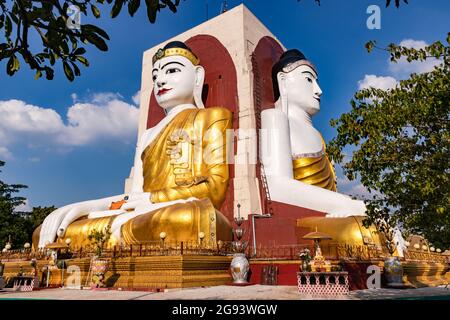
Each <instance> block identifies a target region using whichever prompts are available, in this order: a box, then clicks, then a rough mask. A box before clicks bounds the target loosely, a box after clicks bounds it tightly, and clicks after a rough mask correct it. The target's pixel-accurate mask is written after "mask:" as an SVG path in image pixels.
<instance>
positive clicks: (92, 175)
mask: <svg viewBox="0 0 450 320" xmlns="http://www.w3.org/2000/svg"><path fill="white" fill-rule="evenodd" d="M207 2H208V8H209V17H210V18H211V17H212V16H215V15H217V14H219V11H220V6H221V2H222V1H221V0H208V1H207ZM242 2H243V1H238V0H230V1H228V6H229V8H232V7H234V6H236V5H238V4H240V3H242ZM321 2H322V5H321V6H320V7H319V6H317V5H316V4H315V1H314V0H302V1H300V2H297V1H296V0H278V1H262V0H246V1H244V3H245V5H246V6H247V7H248V8H249V9H250V10H251V11H252V12H253V13H254V14H255V15H256V16H257V17H258V18H259V19H260V20H261V21H262V23H264V24H265V25H266V26H267V27H268V29H269V30H271V31H272V33H273V34H275V35H276V36H277V37H278V39H279V40H280V41H281V42H282V43H283V44H284V45H285V46H286V47H287V48H298V49H300V50H302V51H303V52H304V53H305V54H306V56H307V57H308V58H309V59H311V60H312V61H313V62H314V64H315V65H316V66H317V67H318V70H319V73H320V74H319V81H320V85H321V87H322V90H323V92H324V94H323V99H322V104H321V112H320V113H319V114H318V115H317V116H316V117H315V118H314V123H315V126H316V127H317V128H318V129H319V130H320V131H321V132H322V134H323V135H324V138H325V140H326V141H328V140H330V139H331V138H332V137H333V135H334V131H333V129H332V128H330V126H329V120H330V119H332V118H336V117H338V116H339V115H340V114H341V113H343V112H345V111H348V110H349V109H350V106H349V101H350V99H351V97H352V96H353V94H354V92H355V91H356V90H357V89H358V88H359V87H363V86H368V85H376V86H379V87H389V86H392V85H393V84H395V81H397V80H398V79H401V78H403V77H405V76H406V75H407V74H408V73H409V72H411V71H426V70H428V69H429V68H430V67H432V64H433V62H430V63H427V64H420V65H418V64H416V65H412V66H411V65H408V64H406V63H400V64H399V65H396V66H394V65H392V64H390V63H389V62H388V56H387V55H386V54H385V53H383V52H374V53H372V54H367V52H366V50H365V48H364V44H365V43H366V42H367V41H369V40H377V41H378V43H379V44H380V45H385V44H388V43H390V42H394V43H400V42H402V41H403V43H404V44H409V45H412V46H421V45H424V44H425V43H431V42H433V41H435V40H445V36H446V34H447V32H448V31H450V30H449V26H450V23H449V21H450V1H448V0H433V1H427V0H411V1H410V5H402V6H401V8H400V9H396V8H395V7H390V8H387V9H386V8H384V2H385V1H384V0H368V1H365V0H348V1H336V0H322V1H321ZM205 3H206V1H205V0H186V1H182V2H181V5H180V7H179V11H178V13H176V14H173V13H171V12H170V11H168V10H165V11H163V12H161V13H160V14H159V16H158V19H157V22H156V24H153V25H152V24H150V23H148V21H147V18H146V14H145V10H143V9H144V8H143V7H142V8H141V9H140V10H139V12H138V13H137V14H136V15H135V17H134V18H130V17H129V16H128V13H127V10H126V9H124V10H123V12H122V13H121V14H120V16H119V17H118V18H116V19H110V18H109V14H108V12H107V11H106V10H104V11H102V16H103V17H102V18H101V19H100V20H97V21H95V23H97V24H98V25H100V26H101V27H102V28H104V29H105V30H106V31H107V32H108V34H109V35H110V38H111V41H109V43H108V45H109V48H110V49H109V51H108V52H106V53H103V52H99V51H98V50H96V49H95V48H94V47H90V48H88V54H87V57H88V59H89V61H90V64H91V65H90V67H89V68H82V70H81V71H82V76H81V77H79V78H77V79H76V80H75V81H74V82H73V83H70V82H69V81H67V80H66V79H65V77H64V75H63V74H62V72H59V73H57V74H56V76H55V79H54V80H53V81H47V80H45V79H40V80H37V81H36V80H34V78H33V75H34V73H32V72H30V71H29V70H28V68H27V67H26V66H24V65H22V68H21V70H20V72H19V73H18V74H16V75H15V76H14V77H9V76H7V75H6V73H5V71H4V70H5V67H6V62H4V61H3V62H1V63H0V70H2V71H1V72H0V159H2V160H5V161H6V167H3V172H2V173H0V179H2V180H3V181H6V182H9V183H23V184H26V185H28V186H29V189H27V190H26V191H24V192H23V195H24V196H26V197H27V198H28V199H29V205H30V206H38V205H44V206H45V205H53V204H54V205H56V206H61V205H64V204H67V203H71V202H75V201H81V200H87V199H93V198H98V197H103V196H107V195H113V194H119V193H122V191H123V184H124V180H125V178H126V177H127V176H128V175H129V170H130V167H131V165H132V159H133V155H134V146H135V143H136V134H137V125H136V126H134V122H133V121H136V120H137V109H136V104H135V102H134V101H133V96H134V95H135V94H136V92H137V91H138V90H139V88H140V81H141V62H142V53H143V51H145V50H146V49H148V48H151V47H153V46H154V45H156V44H158V43H160V42H162V41H164V40H166V39H168V38H171V37H173V36H176V35H177V34H180V33H182V32H184V31H186V30H188V29H190V28H192V27H194V26H196V25H198V24H200V23H202V22H204V21H205V20H206V6H205ZM371 4H378V5H380V7H381V30H369V29H368V28H367V27H366V20H367V18H368V16H369V15H368V14H367V13H366V9H367V7H368V6H369V5H371ZM82 18H84V20H83V21H82V23H91V21H89V20H88V19H86V18H85V17H82ZM2 106H3V109H2ZM7 108H14V110H16V111H17V110H19V111H20V112H19V113H20V115H21V116H20V117H18V118H17V117H14V116H13V115H11V113H9V118H8V120H7V121H6V124H5V119H7V118H6V113H5V112H6V111H5V110H10V109H7ZM2 110H3V113H2ZM21 110H22V111H23V112H22V111H21ZM89 115H91V116H89ZM93 115H95V116H96V117H93ZM102 117H103V118H104V119H108V120H109V121H110V122H111V121H112V123H115V127H114V130H112V128H111V127H109V128H105V127H102V126H101V125H99V124H98V123H100V121H99V122H98V123H96V119H102ZM121 119H125V120H126V121H124V122H125V123H123V122H121V121H120V120H121ZM14 121H17V122H14ZM27 121H28V122H30V123H31V127H32V128H34V129H33V130H31V129H27V128H29V127H27V128H22V127H21V126H26V124H27ZM2 132H3V136H2ZM341 182H342V183H341V185H340V186H339V185H338V187H340V190H342V191H343V192H347V193H355V191H361V190H362V189H361V187H360V186H359V185H358V184H357V183H348V182H346V181H344V180H343V179H341Z"/></svg>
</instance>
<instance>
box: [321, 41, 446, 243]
mask: <svg viewBox="0 0 450 320" xmlns="http://www.w3.org/2000/svg"><path fill="white" fill-rule="evenodd" d="M366 48H367V49H368V50H369V51H370V50H372V48H376V46H375V42H373V41H372V42H370V43H369V44H367V45H366ZM382 50H386V51H387V52H388V53H389V54H390V55H391V58H392V59H393V60H394V61H398V60H399V59H402V58H406V59H408V60H409V61H417V60H418V61H421V60H426V59H429V58H430V57H439V58H441V59H443V63H442V64H441V65H439V66H436V67H435V69H434V70H432V71H431V72H428V73H421V74H412V75H411V76H410V78H408V79H406V80H403V81H400V82H399V84H398V85H397V87H395V88H393V89H391V90H388V91H384V90H380V89H375V88H369V89H364V90H361V91H358V92H356V93H355V95H354V97H353V99H352V101H351V107H352V109H351V111H349V112H347V113H344V114H342V115H341V116H340V117H339V118H338V119H333V120H332V121H331V122H330V123H331V125H332V126H333V127H335V128H337V135H336V137H335V138H333V139H332V141H331V142H330V143H329V145H328V148H327V150H328V152H329V154H330V157H331V158H332V159H333V160H334V161H336V162H338V163H341V165H342V166H343V170H344V174H345V175H346V176H348V177H349V178H350V179H354V178H357V177H359V179H360V180H361V183H362V184H363V185H364V186H365V187H366V188H368V189H370V190H373V191H374V192H375V194H376V195H377V196H376V197H375V196H372V197H369V198H367V199H366V205H367V208H368V215H369V220H370V221H371V222H372V223H376V222H377V220H379V221H385V224H384V225H383V227H380V228H381V229H383V230H384V231H385V232H388V231H389V228H388V227H386V226H389V227H392V226H395V225H396V224H397V223H400V224H401V225H402V227H403V228H404V230H406V231H409V232H412V233H418V234H421V235H424V236H425V237H426V238H427V239H428V240H429V241H431V242H432V243H433V244H435V245H437V246H440V247H442V248H445V247H448V246H449V245H450V176H449V175H448V172H449V171H450V168H449V164H450V163H449V161H448V159H449V155H450V134H449V132H450V130H449V129H450V122H449V121H448V119H449V117H450V114H449V111H450V108H449V106H450V94H449V92H450V64H449V61H448V59H446V58H445V57H446V56H448V54H449V50H450V48H449V46H444V45H443V44H442V43H440V42H438V41H437V42H435V43H433V44H431V45H430V46H427V47H425V48H423V49H412V48H405V47H401V46H397V45H395V44H391V45H389V46H388V47H387V48H385V49H382ZM348 148H351V149H353V153H352V157H351V159H350V160H349V161H347V162H343V160H344V159H345V158H344V157H343V152H344V150H347V149H348ZM372 194H373V193H372Z"/></svg>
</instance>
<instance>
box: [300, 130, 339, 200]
mask: <svg viewBox="0 0 450 320" xmlns="http://www.w3.org/2000/svg"><path fill="white" fill-rule="evenodd" d="M292 165H293V169H294V179H295V180H298V181H301V182H304V183H307V184H310V185H313V186H317V187H321V188H324V189H328V190H330V191H336V173H335V172H334V167H333V164H332V163H331V162H330V160H329V159H328V157H327V153H326V146H325V142H324V141H323V139H322V151H320V152H318V153H316V154H300V155H295V156H294V157H293V160H292Z"/></svg>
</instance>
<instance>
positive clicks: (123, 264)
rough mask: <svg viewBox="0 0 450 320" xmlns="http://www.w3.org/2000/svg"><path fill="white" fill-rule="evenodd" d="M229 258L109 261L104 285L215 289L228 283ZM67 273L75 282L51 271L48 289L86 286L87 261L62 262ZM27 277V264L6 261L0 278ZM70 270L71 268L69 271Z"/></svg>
mask: <svg viewBox="0 0 450 320" xmlns="http://www.w3.org/2000/svg"><path fill="white" fill-rule="evenodd" d="M231 259H232V257H226V256H197V255H196V256H188V255H183V256H149V257H127V258H116V259H111V260H110V263H109V270H108V271H107V273H106V275H105V276H106V277H105V283H106V286H107V287H110V288H122V289H133V290H139V289H166V288H167V289H170V288H187V287H202V286H218V285H224V284H227V283H230V282H231V280H232V279H231V276H230V273H229V267H230V263H231ZM66 261H67V266H68V268H69V271H70V270H72V269H74V270H77V268H73V266H77V267H78V268H79V270H80V272H79V273H78V274H79V277H80V281H79V282H78V281H77V279H76V277H78V276H77V272H73V273H70V274H69V273H68V270H67V269H66V270H64V272H63V271H62V270H61V269H53V270H51V271H50V273H49V275H50V276H49V279H48V284H49V286H52V287H54V286H67V287H71V286H73V285H75V284H76V283H79V284H80V285H81V287H83V286H85V285H89V284H90V279H88V276H89V266H90V259H89V258H84V259H72V260H66ZM46 264H47V261H45V260H39V261H38V271H39V275H38V277H39V280H40V284H41V286H46V284H47V280H46V278H45V276H46V273H47V272H46V271H45V266H46ZM21 267H22V272H23V273H24V274H31V272H32V268H31V266H30V264H29V261H20V262H6V263H5V272H4V278H5V280H6V281H8V279H10V278H12V277H14V276H17V273H18V272H19V271H20V270H21ZM71 267H72V268H71Z"/></svg>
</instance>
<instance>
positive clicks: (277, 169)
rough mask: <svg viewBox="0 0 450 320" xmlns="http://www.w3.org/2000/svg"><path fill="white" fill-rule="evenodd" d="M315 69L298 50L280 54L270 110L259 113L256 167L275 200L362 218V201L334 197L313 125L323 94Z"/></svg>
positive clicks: (330, 214)
mask: <svg viewBox="0 0 450 320" xmlns="http://www.w3.org/2000/svg"><path fill="white" fill-rule="evenodd" d="M317 77H318V73H317V70H316V68H315V67H314V65H313V64H312V63H311V62H310V61H308V60H307V59H306V58H305V56H304V55H303V54H302V53H301V52H300V51H299V50H296V49H294V50H288V51H286V52H285V53H283V54H282V55H281V57H280V59H279V61H278V62H276V63H275V64H274V66H273V68H272V82H273V88H274V96H275V101H276V103H275V108H272V109H266V110H264V111H263V112H262V113H261V120H262V122H261V128H262V130H261V140H260V141H261V149H260V150H261V162H262V164H263V165H264V170H265V174H266V178H267V185H268V188H269V192H270V197H271V199H272V200H274V201H278V202H281V203H287V204H289V205H293V206H298V207H302V208H308V209H312V210H316V211H319V212H323V213H326V214H327V217H347V216H355V215H364V214H365V211H366V209H365V205H364V202H362V201H357V200H353V199H351V198H350V197H349V196H347V195H344V194H340V193H337V192H336V174H335V171H334V168H333V165H332V163H331V162H330V161H329V159H328V157H327V154H326V148H325V143H324V140H323V138H322V135H321V134H320V133H319V131H317V130H316V129H315V128H314V126H313V123H312V117H313V116H314V115H315V114H316V113H317V112H318V111H319V110H320V97H321V95H322V91H321V89H320V87H319V85H318V83H317Z"/></svg>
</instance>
